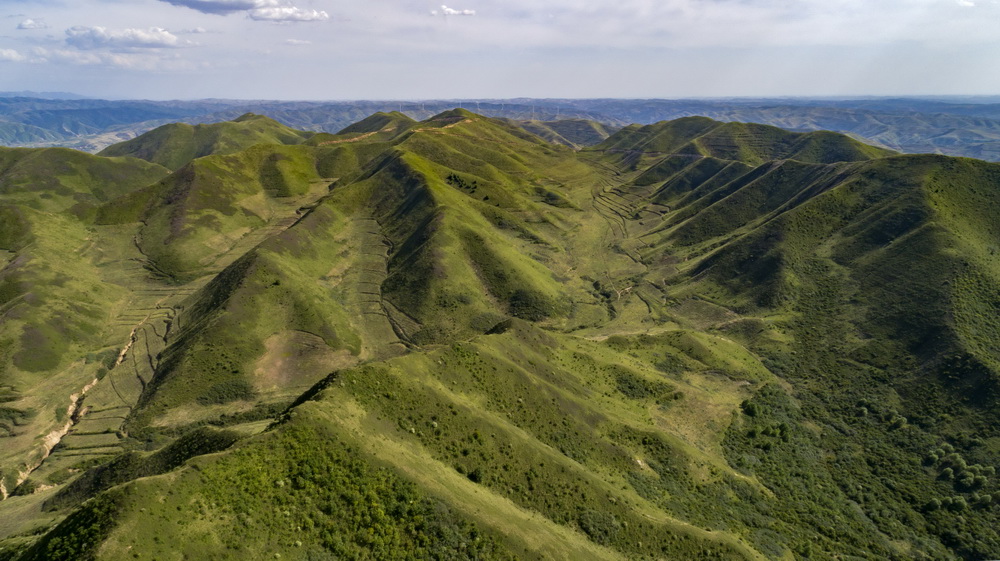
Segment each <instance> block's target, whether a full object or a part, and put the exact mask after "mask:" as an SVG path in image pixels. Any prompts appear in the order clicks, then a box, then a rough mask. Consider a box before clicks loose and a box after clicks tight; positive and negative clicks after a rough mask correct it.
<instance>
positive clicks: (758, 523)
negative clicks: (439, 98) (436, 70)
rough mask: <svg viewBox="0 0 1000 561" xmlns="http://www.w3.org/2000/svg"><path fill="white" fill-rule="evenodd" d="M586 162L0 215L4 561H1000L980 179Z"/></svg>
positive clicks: (734, 148) (239, 157)
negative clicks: (185, 559)
mask: <svg viewBox="0 0 1000 561" xmlns="http://www.w3.org/2000/svg"><path fill="white" fill-rule="evenodd" d="M255 123H256V124H262V123H263V124H265V125H266V124H267V122H266V121H264V120H263V119H259V118H251V119H243V120H241V121H240V122H234V123H224V124H222V125H220V127H219V129H218V130H220V131H225V130H229V131H231V130H235V129H238V128H240V127H246V126H250V125H252V124H255ZM268 126H269V125H268ZM539 126H540V125H539ZM581 127H584V128H585V124H581V123H579V122H575V123H571V124H566V125H565V126H564V125H560V124H552V123H547V124H545V127H544V130H543V129H539V132H541V133H543V134H545V136H546V138H548V139H549V140H551V141H554V142H550V141H549V140H546V139H543V138H542V137H540V136H537V135H535V134H532V133H530V132H528V131H529V130H531V128H530V127H525V126H524V124H523V123H522V124H520V125H518V124H514V123H510V122H506V121H501V120H495V119H489V118H486V117H483V116H480V115H476V114H474V113H471V112H468V111H465V110H461V109H456V110H452V111H447V112H444V113H441V114H438V115H436V116H433V117H431V118H429V119H426V120H424V121H419V122H417V121H414V120H412V119H409V118H408V117H406V116H404V115H402V114H398V113H383V114H375V115H372V116H371V117H369V118H367V119H365V120H363V121H361V122H359V123H358V124H356V125H352V126H350V127H347V128H346V129H344V130H342V131H340V132H339V133H338V134H336V135H330V134H319V135H315V136H308V134H307V133H301V134H300V136H295V134H298V133H294V131H293V133H291V134H292V136H290V137H282V138H283V139H282V140H277V141H272V142H266V141H254V142H253V143H252V144H247V145H241V146H239V147H234V148H233V149H232V150H230V149H221V148H218V149H214V148H213V149H212V150H209V151H208V152H211V153H208V152H205V153H203V154H199V156H198V157H193V156H191V157H186V158H187V159H186V160H185V161H183V162H180V160H178V161H177V162H179V163H178V164H177V165H171V166H167V167H170V168H171V169H173V170H174V171H173V172H172V173H169V174H168V173H167V172H166V171H165V170H164V168H162V167H159V166H156V167H154V168H149V169H146V168H142V167H141V166H139V167H136V162H138V160H134V159H112V158H106V159H102V158H97V159H98V160H102V161H103V160H106V161H107V165H108V166H118V167H117V168H115V169H121V170H123V171H122V174H123V177H134V178H135V180H134V181H132V182H128V181H125V182H123V183H121V184H120V186H119V187H116V189H115V190H114V193H113V194H110V196H102V197H98V196H97V195H95V194H94V192H93V191H90V190H88V189H90V187H86V188H84V187H80V192H81V195H80V196H81V200H84V199H85V200H84V202H85V203H86V204H85V205H84V206H77V207H75V208H73V209H70V208H68V207H66V205H62V206H59V207H52V206H49V207H45V206H44V205H41V204H39V205H37V206H35V207H30V206H27V205H23V206H18V205H15V204H11V203H8V204H5V205H4V206H0V217H2V218H3V220H2V221H0V249H3V250H5V251H4V252H3V253H0V259H2V260H0V266H2V270H0V313H2V314H3V323H0V336H3V337H4V339H3V341H4V346H3V347H2V349H3V350H2V351H0V360H2V361H3V362H2V363H0V400H2V402H0V429H2V432H0V438H2V439H4V440H3V441H4V442H6V443H7V444H9V445H8V446H5V447H4V448H3V450H4V452H3V455H2V456H0V471H2V473H0V491H2V493H0V494H2V496H4V497H5V499H4V500H2V501H0V514H3V516H0V559H69V558H72V559H78V558H96V559H120V558H125V557H130V556H131V557H133V558H169V557H182V556H190V557H202V558H204V557H211V558H220V559H224V558H232V559H245V558H279V557H280V558H286V559H288V558H291V559H344V558H348V559H396V558H400V559H567V560H570V559H720V558H721V559H751V560H760V559H799V558H802V559H899V560H903V559H955V558H962V559H988V558H992V557H995V556H996V554H997V552H998V551H1000V536H998V534H997V530H996V529H997V528H998V527H1000V499H998V498H997V497H998V496H1000V485H998V481H997V478H996V468H997V467H998V464H1000V433H998V432H997V427H998V426H1000V424H998V421H1000V419H998V418H997V412H998V411H1000V409H998V407H1000V404H998V398H1000V394H998V388H1000V385H998V384H1000V363H998V361H997V358H996V357H997V356H998V352H1000V348H998V345H1000V328H998V324H997V320H996V319H995V316H996V314H995V313H993V312H995V308H996V303H997V301H1000V300H998V299H1000V271H998V270H997V266H996V259H995V255H994V253H995V250H996V247H998V246H1000V231H998V230H997V226H996V225H997V224H1000V217H998V216H997V215H996V208H997V202H1000V201H997V200H996V197H997V193H998V192H1000V191H998V186H1000V166H998V165H996V164H989V163H986V162H981V161H977V160H969V159H960V158H949V157H944V156H903V155H898V154H895V153H892V152H889V151H886V150H882V149H879V148H874V147H870V146H866V145H863V144H860V143H858V142H856V141H855V140H853V139H850V138H848V137H845V136H842V135H837V134H833V133H825V132H817V133H790V132H787V131H782V130H780V129H775V128H773V127H763V126H758V125H748V124H741V123H719V122H716V121H712V120H710V119H705V118H685V119H679V120H676V121H671V122H665V123H658V124H655V125H650V126H646V127H638V126H631V127H626V128H624V129H622V130H621V131H618V132H616V133H614V134H611V135H610V136H607V138H606V140H604V141H603V142H599V143H596V144H594V145H593V146H591V147H589V148H586V149H583V150H574V149H572V148H570V147H568V146H565V144H567V143H566V142H561V141H560V140H559V139H558V138H556V137H555V136H553V131H560V130H562V131H565V132H566V134H570V132H569V131H574V130H575V131H577V132H582V131H580V128H581ZM526 128H527V129H528V130H525V129H526ZM165 130H168V131H169V129H165ZM178 130H179V129H178ZM546 131H549V132H546ZM154 132H155V131H154ZM597 132H598V133H599V131H597ZM150 134H152V133H150ZM558 134H559V135H560V136H563V139H564V140H565V139H566V137H565V136H564V135H562V133H558ZM587 134H588V135H593V134H596V133H595V132H594V131H593V130H591V132H589V133H587ZM166 136H169V135H165V136H164V137H162V138H160V139H159V140H157V141H156V142H150V143H149V144H148V145H149V146H153V145H156V146H160V147H169V146H174V148H172V150H173V151H174V153H177V154H180V153H185V154H189V155H190V154H194V153H195V152H197V151H198V150H195V151H194V152H187V151H188V150H189V148H190V147H189V146H187V145H186V144H185V143H183V142H180V141H176V142H177V143H176V144H172V143H174V142H175V140H171V141H169V142H167V141H164V140H163V138H165V137H166ZM307 136H308V138H307ZM152 138H153V137H151V139H152ZM289 138H291V139H293V140H294V138H299V139H300V141H292V140H288V139H289ZM147 140H150V139H147ZM588 143H591V144H592V142H590V141H588ZM150 165H152V164H150ZM125 170H131V171H127V172H126V171H125ZM156 170H160V171H159V173H154V172H155V171H156ZM39 173H41V172H39ZM39 180H40V181H49V180H48V179H42V178H41V177H40V178H39ZM60 182H61V183H60V185H73V183H72V182H69V181H67V180H65V179H62V180H60ZM0 192H3V193H5V194H3V195H0V202H2V201H4V200H5V199H3V198H2V197H15V196H16V197H21V198H23V197H24V196H25V195H24V193H23V192H21V191H17V192H16V193H17V194H16V195H14V194H10V195H8V194H6V193H7V192H5V191H0ZM10 192H11V193H15V191H13V190H12V191H10ZM39 198H41V199H42V200H44V198H43V197H42V196H41V195H39ZM14 200H17V201H20V200H22V199H20V198H18V199H14Z"/></svg>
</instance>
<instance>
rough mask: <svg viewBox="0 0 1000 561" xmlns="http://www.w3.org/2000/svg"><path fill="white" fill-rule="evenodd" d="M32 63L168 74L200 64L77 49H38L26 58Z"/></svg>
mask: <svg viewBox="0 0 1000 561" xmlns="http://www.w3.org/2000/svg"><path fill="white" fill-rule="evenodd" d="M27 60H28V61H29V62H33V63H39V64H44V63H55V64H62V65H69V66H105V67H111V68H119V69H124V70H137V71H148V72H169V71H180V70H190V69H192V68H197V67H199V66H203V65H199V64H197V63H192V62H190V61H187V60H184V59H182V58H179V57H178V56H177V55H176V54H175V53H170V54H164V53H163V51H156V50H153V51H148V50H147V51H137V52H112V51H79V50H74V49H47V48H44V47H37V48H35V49H34V51H33V52H32V56H31V57H30V58H29V59H27Z"/></svg>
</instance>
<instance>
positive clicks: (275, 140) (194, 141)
mask: <svg viewBox="0 0 1000 561" xmlns="http://www.w3.org/2000/svg"><path fill="white" fill-rule="evenodd" d="M313 134H314V133H310V132H303V131H297V130H295V129H291V128H289V127H286V126H284V125H282V124H281V123H278V122H277V121H275V120H273V119H269V118H267V117H264V116H262V115H254V114H252V113H247V114H246V115H243V116H242V117H240V118H239V119H236V120H234V121H226V122H223V123H215V124H210V125H188V124H184V123H175V124H170V125H163V126H162V127H158V128H156V129H154V130H151V131H149V132H147V133H145V134H142V135H140V136H138V137H136V138H133V139H132V140H127V141H125V142H121V143H118V144H114V145H112V146H108V147H107V148H105V149H104V150H102V151H101V152H100V154H99V155H101V156H132V157H136V158H140V159H143V160H146V161H149V162H154V163H157V164H160V165H162V166H164V167H166V168H169V169H171V170H178V169H180V168H181V167H183V166H184V165H185V164H187V163H188V162H190V161H191V160H194V159H196V158H200V157H202V156H208V155H211V154H231V153H233V152H239V151H241V150H244V149H246V148H249V147H251V146H253V145H254V144H301V143H302V142H304V141H305V140H307V139H308V138H309V137H311V136H313Z"/></svg>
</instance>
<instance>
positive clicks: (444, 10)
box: [431, 5, 476, 16]
mask: <svg viewBox="0 0 1000 561" xmlns="http://www.w3.org/2000/svg"><path fill="white" fill-rule="evenodd" d="M431 14H433V15H435V16H436V15H439V14H440V15H442V16H474V15H476V11H475V10H456V9H454V8H449V7H448V6H444V5H442V6H441V9H440V10H432V11H431Z"/></svg>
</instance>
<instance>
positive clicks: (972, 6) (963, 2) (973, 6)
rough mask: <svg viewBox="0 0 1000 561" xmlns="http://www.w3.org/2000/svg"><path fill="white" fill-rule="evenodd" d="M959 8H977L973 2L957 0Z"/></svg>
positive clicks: (970, 0)
mask: <svg viewBox="0 0 1000 561" xmlns="http://www.w3.org/2000/svg"><path fill="white" fill-rule="evenodd" d="M955 1H956V2H957V3H958V5H959V6H965V7H966V8H975V7H976V3H975V2H973V1H972V0H955Z"/></svg>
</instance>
